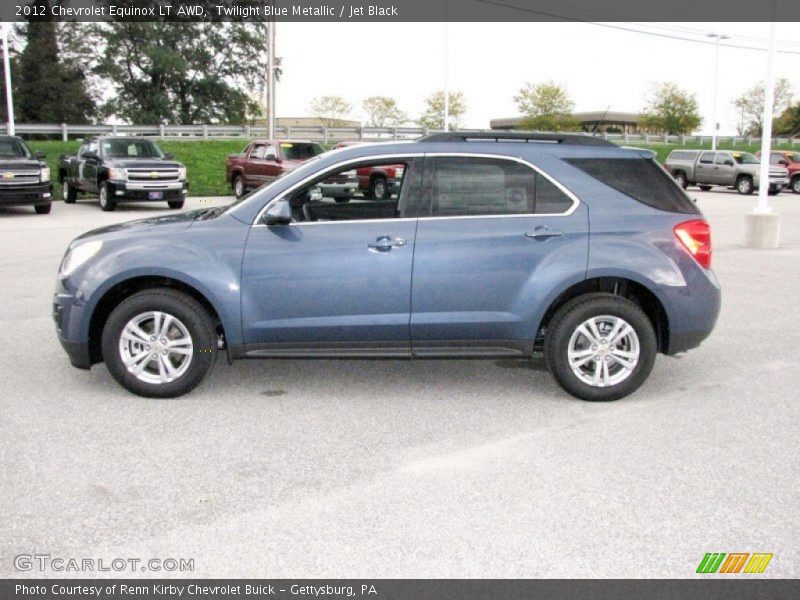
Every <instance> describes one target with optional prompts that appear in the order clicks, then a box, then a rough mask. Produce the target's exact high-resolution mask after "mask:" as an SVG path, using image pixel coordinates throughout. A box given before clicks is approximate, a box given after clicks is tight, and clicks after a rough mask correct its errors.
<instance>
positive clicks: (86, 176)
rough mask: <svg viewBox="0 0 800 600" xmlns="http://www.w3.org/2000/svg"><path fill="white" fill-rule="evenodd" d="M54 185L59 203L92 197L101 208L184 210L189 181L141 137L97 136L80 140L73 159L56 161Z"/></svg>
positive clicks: (179, 167) (180, 168) (182, 170)
mask: <svg viewBox="0 0 800 600" xmlns="http://www.w3.org/2000/svg"><path fill="white" fill-rule="evenodd" d="M58 181H59V183H61V192H62V194H63V198H64V202H66V203H67V204H73V203H74V202H75V201H76V200H77V198H78V194H82V193H92V194H97V198H98V202H99V203H100V208H102V209H103V210H105V211H112V210H114V209H116V207H117V204H118V203H120V202H163V201H166V202H167V205H168V206H169V207H170V208H174V209H179V208H183V203H184V200H185V199H186V194H187V193H188V192H189V183H188V181H187V178H186V167H185V166H184V165H183V164H181V163H179V162H176V161H174V160H173V159H172V156H171V155H169V154H164V153H163V152H162V151H161V149H160V148H159V147H158V145H156V143H155V142H153V141H152V140H148V139H146V138H141V137H96V138H90V139H88V140H84V141H83V143H82V144H81V146H80V148H79V149H78V154H77V155H76V156H69V155H66V154H63V155H61V157H60V158H59V159H58Z"/></svg>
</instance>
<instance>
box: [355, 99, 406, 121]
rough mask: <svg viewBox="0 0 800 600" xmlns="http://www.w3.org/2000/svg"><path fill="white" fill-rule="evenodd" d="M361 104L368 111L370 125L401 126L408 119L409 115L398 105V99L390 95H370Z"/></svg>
mask: <svg viewBox="0 0 800 600" xmlns="http://www.w3.org/2000/svg"><path fill="white" fill-rule="evenodd" d="M361 106H362V108H363V109H364V112H365V113H367V126H369V127H399V126H400V125H402V124H403V123H405V122H406V121H408V115H406V113H404V112H403V111H402V110H400V107H399V106H397V100H395V99H394V98H389V97H388V96H370V97H369V98H367V99H366V100H364V102H363V103H362V104H361Z"/></svg>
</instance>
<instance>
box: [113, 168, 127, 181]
mask: <svg viewBox="0 0 800 600" xmlns="http://www.w3.org/2000/svg"><path fill="white" fill-rule="evenodd" d="M108 178H109V179H111V180H112V181H125V180H126V179H127V178H128V173H127V171H125V169H120V168H119V167H112V168H110V169H109V170H108Z"/></svg>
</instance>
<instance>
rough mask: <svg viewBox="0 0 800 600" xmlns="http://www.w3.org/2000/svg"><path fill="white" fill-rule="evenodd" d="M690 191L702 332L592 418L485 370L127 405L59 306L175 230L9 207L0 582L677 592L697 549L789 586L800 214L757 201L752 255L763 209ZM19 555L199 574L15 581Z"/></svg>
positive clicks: (526, 377)
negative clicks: (611, 586)
mask: <svg viewBox="0 0 800 600" xmlns="http://www.w3.org/2000/svg"><path fill="white" fill-rule="evenodd" d="M690 192H691V193H692V195H694V196H696V197H697V198H698V199H699V204H700V206H701V207H702V209H703V211H704V212H705V214H706V216H707V217H708V219H709V220H710V222H711V224H712V231H713V233H712V235H713V242H714V258H713V263H714V265H713V266H714V270H715V271H716V273H717V275H718V277H719V279H720V281H721V284H722V287H723V306H722V313H721V315H720V319H719V323H718V326H717V329H716V330H715V331H714V333H713V334H712V336H711V337H710V338H709V339H708V340H707V341H706V342H705V343H704V344H703V345H702V346H701V347H700V348H698V349H696V350H694V351H691V352H689V353H688V354H686V355H685V356H682V357H681V358H667V357H663V356H659V357H658V359H657V361H656V365H655V368H654V370H653V373H652V375H651V376H650V379H649V380H648V382H647V383H646V384H645V385H644V386H643V387H642V388H641V389H640V390H639V391H638V392H637V393H636V394H635V395H633V396H631V397H629V398H626V399H623V400H620V401H618V402H614V403H607V404H592V403H587V402H582V401H580V400H576V399H574V398H572V397H570V396H568V395H567V394H565V393H564V392H562V391H561V390H560V389H559V388H558V386H557V385H556V384H555V382H554V381H553V379H552V378H551V377H550V376H549V374H548V373H547V371H546V369H545V368H544V365H543V364H542V363H541V362H540V361H533V362H532V363H531V362H527V361H497V360H489V361H457V360H420V361H413V362H412V361H400V360H385V361H378V360H372V361H354V360H337V361H334V360H331V361H328V360H313V361H303V360H280V361H279V360H267V361H241V362H237V363H236V364H234V365H233V366H228V365H227V364H226V362H225V361H224V360H220V361H218V363H217V366H216V367H215V369H214V371H213V372H212V373H211V374H210V376H209V378H208V379H207V380H206V381H205V383H204V384H203V385H202V386H201V387H199V388H198V389H197V390H196V391H195V392H193V393H192V394H191V395H189V396H185V397H183V398H179V399H174V400H148V399H144V398H140V397H137V396H134V395H131V394H129V393H128V392H126V391H125V390H123V389H122V388H121V387H119V386H118V385H117V384H116V383H115V382H114V381H113V380H112V378H111V377H110V375H109V373H108V371H107V370H106V368H105V367H104V366H103V365H97V366H95V367H94V368H92V370H91V371H88V372H87V371H81V370H77V369H74V368H72V367H71V366H70V365H69V362H68V360H67V357H66V355H65V354H64V353H63V351H62V349H61V347H60V346H59V344H58V342H57V340H56V336H55V331H54V326H53V322H52V318H51V316H50V310H51V294H52V291H53V288H54V283H55V276H56V269H57V267H58V264H59V261H60V259H61V257H62V255H63V252H64V250H65V248H66V246H67V244H68V243H69V241H70V240H71V239H73V238H74V237H75V236H77V235H78V234H80V233H82V232H84V231H86V230H88V229H91V228H95V227H99V226H101V225H105V224H109V223H114V222H118V221H124V220H129V219H134V218H140V217H143V216H148V215H159V214H163V213H165V212H166V209H165V208H162V207H161V206H154V205H152V206H151V205H126V206H122V207H120V209H119V210H118V211H117V212H114V213H103V212H101V211H100V210H99V208H98V207H97V205H96V204H95V203H94V202H92V201H88V200H86V201H79V202H78V203H77V204H75V205H70V206H67V205H64V204H62V203H60V202H58V203H55V204H54V206H53V211H52V213H51V214H50V215H47V216H37V215H34V214H33V211H32V209H28V208H18V209H16V208H15V209H0V240H2V251H1V252H0V306H2V311H1V312H0V331H2V338H3V343H2V346H0V381H1V382H2V384H0V406H2V410H1V411H0V459H1V460H2V465H3V468H2V472H1V473H0V576H14V577H25V576H37V577H38V576H42V575H51V576H69V577H77V576H93V575H94V576H98V575H101V576H109V575H119V576H125V577H130V576H138V575H144V576H153V575H155V576H165V575H166V576H176V577H177V576H183V577H188V576H190V577H226V576H231V577H233V576H236V577H270V578H272V577H343V576H348V577H365V578H366V577H370V578H372V577H375V578H377V577H380V578H388V577H487V578H488V577H493V578H494V577H692V576H694V575H695V570H696V568H697V566H698V564H699V563H700V561H701V559H702V558H703V556H704V554H705V553H707V552H770V553H773V554H774V557H773V559H772V561H771V563H770V564H769V566H768V568H767V570H766V572H765V573H764V575H763V576H771V577H798V576H800V508H799V506H800V502H798V500H799V499H800V483H799V482H800V458H799V456H798V455H799V454H800V452H798V451H799V450H800V436H799V435H798V423H799V422H800V392H799V391H798V383H799V382H800V380H798V355H799V354H798V349H800V339H799V338H800V336H798V321H799V319H798V317H800V311H799V310H798V308H797V306H798V298H800V196H797V195H793V194H791V193H783V194H781V195H780V196H779V197H776V198H770V200H771V202H772V203H773V205H774V206H775V209H776V210H777V211H778V212H779V213H780V214H781V215H782V244H781V248H780V249H778V250H769V251H767V250H750V249H746V248H744V247H743V245H742V244H743V241H744V217H743V215H744V214H745V213H746V212H747V211H748V210H749V209H750V208H751V207H752V206H753V205H754V204H755V202H756V199H755V197H752V196H751V197H741V196H738V195H737V194H735V193H732V192H726V191H715V192H707V193H703V192H697V191H695V190H690ZM229 201H230V198H213V199H190V201H189V202H188V203H187V208H192V207H197V206H204V205H214V204H221V203H225V202H229ZM33 554H48V555H50V556H51V557H56V558H57V557H60V558H64V559H69V558H76V559H79V560H80V559H82V558H90V559H93V560H95V561H100V560H102V561H105V562H104V563H102V564H105V565H109V564H111V561H112V560H113V559H117V558H123V559H129V558H137V559H142V560H148V559H150V558H157V559H161V560H165V559H170V558H172V559H176V560H179V559H190V560H192V561H193V570H191V571H188V570H186V571H165V570H162V571H159V572H155V573H154V572H152V571H150V570H146V571H142V570H141V568H138V567H137V568H136V569H135V570H134V571H133V572H131V571H129V570H123V571H120V572H117V571H113V570H112V571H111V572H98V571H95V572H84V573H76V572H63V571H62V572H59V571H53V570H49V571H45V572H41V571H38V570H32V571H20V570H17V569H16V568H15V563H14V560H15V557H16V556H19V555H33ZM97 564H98V563H95V565H96V566H97ZM117 564H119V563H117ZM170 564H171V563H170Z"/></svg>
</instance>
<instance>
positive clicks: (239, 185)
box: [231, 175, 247, 198]
mask: <svg viewBox="0 0 800 600" xmlns="http://www.w3.org/2000/svg"><path fill="white" fill-rule="evenodd" d="M231 191H233V195H234V196H235V197H236V198H241V197H242V196H244V195H245V193H246V192H247V187H246V186H245V183H244V177H242V176H241V175H234V176H233V181H231Z"/></svg>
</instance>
